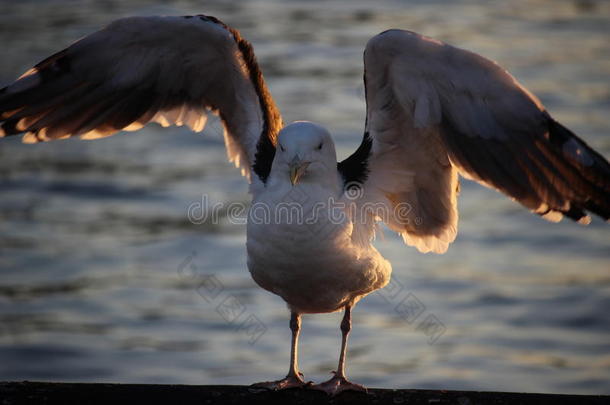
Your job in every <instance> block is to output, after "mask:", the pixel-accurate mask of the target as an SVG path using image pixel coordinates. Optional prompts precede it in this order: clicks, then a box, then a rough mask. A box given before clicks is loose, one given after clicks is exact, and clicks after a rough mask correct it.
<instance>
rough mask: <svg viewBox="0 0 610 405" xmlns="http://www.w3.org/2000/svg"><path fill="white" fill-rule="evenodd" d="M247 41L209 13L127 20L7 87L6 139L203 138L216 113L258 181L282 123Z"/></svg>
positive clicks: (239, 161)
mask: <svg viewBox="0 0 610 405" xmlns="http://www.w3.org/2000/svg"><path fill="white" fill-rule="evenodd" d="M240 41H242V40H241V38H240V37H239V34H238V33H237V31H234V30H231V29H229V28H228V27H227V26H225V25H224V24H222V23H220V22H219V21H218V20H216V19H213V18H209V17H205V16H192V17H131V18H125V19H121V20H117V21H115V22H113V23H111V24H110V25H108V26H107V27H106V28H104V29H102V30H100V31H98V32H96V33H93V34H91V35H89V36H87V37H85V38H83V39H81V40H80V41H78V42H76V43H74V44H73V45H71V46H70V47H69V48H67V49H65V50H64V51H62V52H59V53H57V54H55V55H53V56H51V57H50V58H48V59H46V60H45V61H43V62H41V63H40V64H38V65H36V67H34V68H33V69H31V70H30V71H28V72H27V73H26V74H24V75H23V76H22V77H21V78H20V79H19V80H18V81H16V82H15V83H13V84H12V85H10V86H8V87H6V88H5V89H3V90H2V91H1V92H0V122H2V121H4V122H3V124H2V127H1V129H0V136H5V135H14V134H18V133H21V132H24V133H25V135H24V138H23V141H24V142H39V141H49V140H53V139H60V138H67V137H70V136H80V137H81V138H83V139H96V138H100V137H105V136H109V135H112V134H114V133H116V132H117V131H120V130H126V131H135V130H138V129H140V128H141V127H142V126H144V125H146V123H148V122H151V121H152V122H157V123H159V124H160V125H162V126H164V127H165V126H169V125H188V126H189V127H190V128H191V129H192V130H194V131H202V130H203V129H204V127H205V124H206V120H207V113H208V112H210V111H212V112H214V113H218V114H219V115H220V117H221V118H222V121H223V124H224V127H225V140H226V144H227V153H228V157H229V159H230V160H231V161H233V162H234V163H235V164H236V166H238V167H241V169H242V173H243V174H244V175H246V176H248V177H249V176H250V171H251V166H252V164H253V163H254V161H255V154H256V151H257V143H258V142H259V138H260V137H261V134H262V133H263V130H264V129H265V128H264V127H265V125H266V124H267V127H272V128H266V129H268V130H270V131H269V133H268V136H271V137H275V135H276V133H277V130H279V128H280V127H281V118H280V116H279V113H278V112H277V110H276V108H275V105H274V104H273V101H272V100H271V97H270V96H269V95H268V92H267V89H266V87H265V85H264V82H263V80H262V76H261V75H260V72H259V71H258V66H255V68H256V69H257V71H256V72H254V73H253V72H252V66H251V65H252V63H254V64H256V62H255V61H252V60H250V61H247V60H245V58H246V57H247V56H251V57H252V58H253V55H245V54H244V52H243V51H242V49H240V46H241V45H242V44H241V43H240ZM244 42H245V41H244ZM248 46H249V45H248ZM250 51H251V48H250ZM257 81H258V82H257ZM257 86H258V88H257ZM261 92H262V94H261ZM266 119H267V120H268V121H271V122H268V123H266V122H265V120H266Z"/></svg>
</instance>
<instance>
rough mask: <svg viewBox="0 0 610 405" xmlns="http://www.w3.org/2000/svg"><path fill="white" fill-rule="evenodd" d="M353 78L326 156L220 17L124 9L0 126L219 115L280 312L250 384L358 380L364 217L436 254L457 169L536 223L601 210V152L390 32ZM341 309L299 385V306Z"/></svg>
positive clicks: (483, 79)
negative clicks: (274, 361) (333, 344)
mask: <svg viewBox="0 0 610 405" xmlns="http://www.w3.org/2000/svg"><path fill="white" fill-rule="evenodd" d="M364 82H365V90H366V105H367V112H366V124H365V127H364V135H363V138H362V142H361V143H360V146H359V147H358V148H357V149H356V151H355V152H354V153H353V154H351V155H350V156H349V157H348V158H346V159H345V160H343V161H341V162H337V157H336V152H335V146H334V143H333V140H332V137H331V135H330V134H329V132H328V131H327V130H326V129H325V128H324V127H322V126H320V125H318V124H315V123H311V122H304V121H299V122H295V123H292V124H290V125H287V126H284V124H283V121H282V118H281V115H280V113H279V110H278V108H277V107H276V105H275V103H274V101H273V99H272V97H271V94H270V92H269V90H268V88H267V86H266V84H265V81H264V79H263V75H262V73H261V69H260V67H259V65H258V63H257V61H256V58H255V55H254V51H253V48H252V46H251V44H250V43H249V42H248V41H246V40H245V39H244V38H242V36H241V35H240V33H239V32H238V31H237V30H235V29H233V28H231V27H229V26H227V25H226V24H224V23H223V22H221V21H220V20H218V19H217V18H215V17H211V16H205V15H196V16H184V17H173V16H170V17H129V18H124V19H120V20H117V21H114V22H112V23H111V24H109V25H108V26H106V27H105V28H103V29H102V30H100V31H98V32H95V33H93V34H91V35H89V36H86V37H84V38H83V39H81V40H79V41H77V42H75V43H74V44H72V45H71V46H69V47H68V48H67V49H64V50H62V51H60V52H58V53H56V54H54V55H52V56H50V57H49V58H47V59H45V60H43V61H42V62H40V63H38V64H37V65H35V66H34V67H33V68H32V69H30V70H29V71H27V72H26V73H25V74H23V75H22V76H21V77H20V78H18V79H17V80H16V81H15V82H14V83H12V84H10V85H8V86H7V87H5V88H3V89H2V90H0V136H1V137H7V136H13V135H20V134H23V138H22V140H23V142H26V143H37V142H45V141H52V140H56V139H64V138H69V137H76V136H78V137H80V138H82V139H96V138H102V137H106V136H109V135H112V134H115V133H117V132H121V131H136V130H138V129H140V128H142V127H143V126H144V125H146V124H147V123H149V122H156V123H158V124H160V125H162V126H164V127H166V126H170V125H178V126H180V125H187V126H189V127H190V128H191V129H192V130H193V131H196V132H199V131H202V130H203V129H204V127H205V125H206V120H207V118H208V116H209V114H216V115H217V116H219V117H220V120H221V122H222V124H223V129H224V141H225V145H226V150H227V155H228V158H229V160H230V161H231V162H233V163H234V164H235V166H236V167H238V168H239V169H241V173H242V175H243V176H245V177H246V179H247V180H248V182H249V184H250V188H249V191H250V193H251V195H252V205H251V208H250V210H249V214H248V225H247V243H246V248H247V255H248V269H249V271H250V273H251V275H252V278H253V279H254V281H255V282H256V283H257V284H258V285H259V286H261V287H262V288H264V289H265V290H268V291H270V292H272V293H274V294H277V295H279V296H280V297H282V298H283V299H284V300H285V301H286V303H287V306H288V309H289V311H290V314H291V315H290V329H291V331H292V341H291V350H290V366H289V371H288V374H287V375H286V377H285V378H282V379H280V380H277V381H266V382H262V383H258V384H254V386H255V387H259V388H265V389H271V390H280V389H287V388H296V387H307V388H313V389H319V390H322V391H324V392H326V393H328V394H330V395H337V394H338V393H340V392H343V391H346V390H356V391H364V390H366V388H365V387H363V386H362V385H359V384H356V383H353V382H351V381H349V380H348V379H347V377H346V373H345V363H346V352H347V341H348V336H349V333H350V330H351V313H352V309H353V308H354V305H355V304H356V303H357V302H358V301H359V300H360V299H361V298H363V297H364V296H366V295H367V294H369V293H371V292H373V291H375V290H377V289H379V288H382V287H383V286H384V285H386V284H387V283H388V282H389V280H390V275H391V265H390V263H389V262H388V261H387V260H385V259H384V258H383V257H382V256H381V254H380V253H379V252H378V251H377V249H375V247H374V246H373V245H372V242H373V240H374V237H375V235H376V233H378V232H379V228H378V227H379V226H380V224H381V223H385V225H386V226H387V227H388V228H390V229H391V230H393V231H395V232H397V233H398V234H400V235H401V236H402V238H403V240H404V242H405V243H406V244H407V245H410V246H414V247H415V248H417V249H418V250H419V251H420V252H424V253H425V252H435V253H443V252H445V251H446V250H447V248H448V246H449V244H450V243H451V242H453V240H454V239H455V237H456V233H457V223H458V212H457V196H458V193H459V183H458V175H461V176H463V177H465V178H467V179H472V180H474V181H476V182H479V183H481V184H482V185H484V186H487V187H490V188H493V189H495V190H498V191H500V192H502V193H504V194H505V195H507V196H508V197H510V198H511V199H513V200H515V201H516V202H518V203H520V204H521V205H523V206H524V207H525V208H527V209H529V210H530V211H532V212H533V213H535V214H538V215H540V216H542V217H543V218H545V219H547V220H550V221H559V220H561V218H562V217H563V216H566V217H568V218H570V219H572V220H574V221H577V222H579V223H581V224H587V223H589V221H590V216H589V214H590V213H592V214H595V215H598V216H599V217H601V218H603V219H604V220H605V221H608V219H609V218H610V164H609V163H608V161H607V160H606V159H605V158H604V157H603V156H602V155H600V154H599V153H597V152H596V151H595V150H593V149H592V148H591V147H589V146H588V145H587V144H586V143H585V142H584V141H583V140H582V139H581V138H579V137H578V136H576V135H575V134H574V133H573V132H572V131H570V130H569V129H567V128H566V127H564V126H563V125H561V124H560V123H558V122H557V121H555V120H554V119H553V118H552V117H551V115H550V114H549V113H548V112H547V111H546V109H545V107H544V106H543V105H542V103H541V102H540V100H539V99H538V98H537V97H536V96H534V95H533V94H532V93H530V92H529V91H528V90H527V89H525V88H524V87H523V86H522V85H521V84H519V82H517V80H516V79H515V78H514V77H513V76H511V75H510V74H509V73H508V72H507V71H506V70H504V69H503V68H501V67H500V66H498V65H497V64H496V63H494V62H493V61H490V60H488V59H486V58H484V57H482V56H479V55H477V54H475V53H472V52H469V51H467V50H463V49H460V48H457V47H453V46H451V45H448V44H446V43H443V42H441V41H438V40H435V39H432V38H429V37H426V36H423V35H420V34H417V33H414V32H410V31H403V30H398V29H392V30H388V31H385V32H382V33H381V34H379V35H377V36H375V37H373V38H372V39H370V40H369V42H368V43H367V45H366V49H365V52H364ZM295 208H296V210H295ZM293 214H294V215H293ZM341 310H343V311H344V316H343V320H342V321H341V326H340V329H341V332H342V339H341V349H340V355H339V363H338V367H337V370H336V371H335V372H334V376H333V377H332V378H331V379H330V380H328V381H326V382H322V383H320V384H313V383H311V382H306V381H305V379H304V375H303V374H302V373H301V372H300V370H299V366H298V340H299V331H300V329H301V316H302V314H309V313H328V312H335V311H341Z"/></svg>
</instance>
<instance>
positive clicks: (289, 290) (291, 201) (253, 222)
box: [247, 185, 391, 313]
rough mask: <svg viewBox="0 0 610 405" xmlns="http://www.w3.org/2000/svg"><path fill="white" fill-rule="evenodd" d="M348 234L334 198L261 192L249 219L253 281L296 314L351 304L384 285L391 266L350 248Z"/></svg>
mask: <svg viewBox="0 0 610 405" xmlns="http://www.w3.org/2000/svg"><path fill="white" fill-rule="evenodd" d="M352 230H353V225H352V223H351V222H350V221H349V220H348V219H347V217H346V216H345V215H344V213H343V212H341V204H340V202H339V201H336V196H333V195H332V194H331V193H329V192H326V191H325V190H324V189H321V188H314V186H312V185H307V186H305V185H304V186H299V185H297V186H296V187H290V188H289V189H288V188H283V189H271V190H266V191H265V192H262V193H260V194H259V195H258V196H256V197H255V198H254V201H253V204H252V207H251V208H250V212H249V218H248V228H247V234H248V235H247V236H248V240H247V250H248V268H249V270H250V273H251V274H252V278H253V279H254V280H255V281H256V282H257V283H258V284H259V285H260V286H261V287H262V288H264V289H266V290H268V291H271V292H273V293H274V294H277V295H279V296H281V297H282V298H283V299H284V300H285V301H286V302H287V303H288V305H289V306H290V308H291V309H292V310H294V311H297V312H300V313H320V312H333V311H337V310H340V309H342V308H343V307H344V306H345V305H347V304H351V303H355V302H356V301H357V300H358V299H360V298H361V297H362V296H364V295H366V294H368V293H370V292H372V291H374V290H376V289H378V288H381V287H383V286H384V285H385V284H387V282H388V281H389V277H390V273H391V266H390V264H389V262H388V261H386V260H385V259H384V258H383V257H381V255H380V254H379V252H378V251H377V250H376V249H375V248H374V247H372V246H370V245H369V246H368V247H365V248H363V247H358V246H355V245H354V244H353V243H352V238H351V234H352Z"/></svg>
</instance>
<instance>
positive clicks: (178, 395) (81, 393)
mask: <svg viewBox="0 0 610 405" xmlns="http://www.w3.org/2000/svg"><path fill="white" fill-rule="evenodd" d="M0 404H1V405H19V404H28V405H29V404H36V405H43V404H45V405H51V404H62V405H72V404H79V405H97V404H109V405H110V404H112V405H115V404H146V405H155V404H168V405H169V404H180V405H182V404H184V405H188V404H197V405H204V404H222V405H225V404H226V405H237V404H240V405H242V404H244V405H258V404H264V405H276V404H277V405H284V404H300V405H309V404H316V405H318V404H322V405H323V404H334V405H339V404H352V405H360V404H374V405H385V404H391V405H397V404H405V405H420V404H421V405H424V404H425V405H445V404H456V405H487V404H489V405H491V404H493V405H503V404H507V405H508V404H510V405H516V404H523V405H529V404H536V405H546V404H549V405H550V404H552V405H560V404H574V405H586V404H605V405H608V404H610V396H603V395H560V394H525V393H510V392H477V391H437V390H403V389H397V390H388V389H370V390H369V392H368V394H364V393H358V392H345V393H342V394H340V395H338V396H336V397H335V398H329V397H328V396H326V394H324V393H322V392H318V391H312V390H303V389H292V390H286V391H280V392H269V391H263V392H257V391H256V390H252V389H250V388H248V387H247V386H239V385H145V384H99V383H98V384H85V383H79V384H74V383H42V382H0Z"/></svg>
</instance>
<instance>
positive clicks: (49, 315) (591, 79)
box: [0, 0, 610, 394]
mask: <svg viewBox="0 0 610 405" xmlns="http://www.w3.org/2000/svg"><path fill="white" fill-rule="evenodd" d="M199 13H203V14H209V15H214V16H216V17H218V18H220V19H221V20H223V21H225V22H226V23H227V24H229V25H231V26H233V27H236V28H238V29H239V30H241V32H242V34H243V35H244V36H245V37H246V38H248V39H249V40H250V41H251V42H252V43H253V45H254V48H255V51H256V53H257V55H258V58H259V61H260V63H261V65H262V67H263V71H264V72H265V75H266V78H267V83H268V85H269V87H270V89H271V91H272V93H273V95H274V97H275V99H276V101H277V103H278V105H279V107H280V109H281V111H282V113H283V115H284V118H285V121H286V122H291V121H293V120H297V119H306V120H312V121H316V122H319V123H321V124H323V125H325V126H327V127H329V128H330V130H331V132H332V133H333V135H334V137H335V139H336V141H337V143H338V152H339V157H340V158H344V157H346V156H347V155H348V154H349V153H351V151H353V150H354V149H355V148H356V147H357V145H358V144H359V142H360V138H361V133H362V130H363V125H364V113H365V106H364V100H363V94H364V90H363V84H362V62H361V59H362V51H363V49H364V46H365V44H366V41H367V40H368V39H369V38H370V37H371V36H373V35H375V34H377V33H378V32H380V31H383V30H385V29H388V28H392V27H394V28H404V29H409V30H413V31H418V32H420V33H423V34H426V35H429V36H433V37H436V38H438V39H441V40H444V41H447V42H450V43H452V44H454V45H457V46H460V47H463V48H467V49H470V50H473V51H475V52H478V53H481V54H483V55H485V56H487V57H489V58H491V59H494V60H496V61H497V62H499V63H500V64H501V65H503V66H504V67H506V68H507V69H508V70H509V71H511V72H512V73H513V74H514V75H515V76H516V77H517V78H518V79H519V80H520V81H521V82H522V83H523V84H524V85H525V86H526V87H527V88H529V89H530V90H532V91H533V92H534V93H535V94H537V95H538V96H539V97H540V99H541V100H542V102H543V103H544V104H545V105H546V106H547V108H548V109H549V111H551V113H552V114H553V115H554V116H555V118H556V119H557V120H559V121H560V122H562V123H564V124H565V125H566V126H568V127H569V128H571V129H573V130H574V131H575V132H576V133H578V134H580V135H581V136H582V137H584V139H585V140H586V141H587V142H588V143H589V144H590V145H592V146H593V147H594V148H596V149H597V150H598V151H600V152H601V153H602V154H603V155H605V156H606V157H609V156H610V136H609V135H610V115H609V114H608V113H609V112H610V41H609V39H610V36H609V34H610V3H609V2H606V1H601V0H600V1H594V0H589V1H587V0H553V1H543V0H515V1H488V0H458V1H451V2H449V1H447V2H445V1H429V0H425V1H424V0H420V1H417V0H412V1H398V0H396V1H393V0H386V1H375V2H372V1H369V0H366V1H363V0H353V1H349V2H348V1H337V0H335V1H324V2H322V1H303V0H301V1H279V0H277V1H274V0H267V1H258V0H253V1H231V2H229V1H189V0H181V1H164V2H148V1H119V0H104V1H70V0H20V1H8V0H2V1H0V41H1V43H2V56H1V57H0V86H4V85H6V84H8V83H9V82H11V81H12V80H13V79H14V78H16V77H17V76H18V75H20V74H21V73H22V72H24V71H25V70H27V69H28V68H29V67H31V66H32V65H33V64H35V63H37V62H38V61H40V60H41V59H43V58H45V57H46V56H48V55H50V54H51V53H54V52H56V51H59V50H61V49H63V48H64V47H66V46H67V45H69V44H70V43H71V42H73V41H74V40H76V39H78V38H80V37H82V36H84V35H86V34H88V33H91V32H93V31H94V30H97V29H99V28H101V27H102V26H103V25H105V24H107V23H108V22H110V21H112V20H114V19H116V18H119V17H123V16H128V15H155V14H165V15H187V14H199ZM206 133H207V135H206V136H201V135H195V134H192V133H189V131H188V130H186V129H181V128H170V129H161V128H160V127H157V126H154V125H151V126H149V127H147V128H145V129H144V130H142V131H140V132H139V133H136V134H134V133H131V134H129V135H122V136H115V137H112V138H108V139H103V140H98V141H86V142H85V141H78V140H66V141H60V142H56V143H51V144H38V145H33V146H32V145H23V144H21V143H20V140H19V139H13V138H11V139H2V140H1V141H0V195H1V197H0V380H21V379H28V380H49V381H91V382H100V381H104V382H131V383H185V384H250V383H253V382H256V381H261V380H268V379H272V378H279V377H281V376H283V375H284V374H285V372H286V370H287V367H288V354H289V337H290V332H289V329H288V318H289V316H288V311H287V310H286V307H285V304H284V303H283V301H282V300H281V299H280V298H279V297H276V296H274V295H271V294H270V293H267V292H265V291H263V290H262V289H260V288H258V287H256V286H255V284H254V282H253V281H252V280H251V279H250V276H249V274H248V272H247V269H246V252H245V248H244V243H245V227H244V226H243V225H236V224H231V223H230V221H228V220H226V218H224V217H223V215H224V211H223V210H220V215H221V218H220V219H221V220H220V222H219V223H217V224H216V223H213V222H212V221H210V220H204V221H202V222H203V223H201V224H198V225H194V224H192V223H190V222H189V220H188V218H187V209H188V207H189V206H190V205H191V204H193V203H197V202H200V201H201V200H202V196H204V195H205V198H206V199H207V204H209V206H211V205H213V204H220V205H222V206H226V205H227V204H229V203H231V202H248V201H249V197H248V194H247V185H246V183H245V181H244V180H243V179H242V178H241V177H240V175H239V173H238V171H237V170H235V169H234V168H233V167H232V166H231V165H230V164H229V163H227V162H226V160H225V152H224V146H223V144H222V141H221V138H220V130H219V126H218V124H212V125H211V126H210V128H209V130H206ZM459 204H460V214H461V222H460V233H459V236H458V239H457V240H456V242H455V243H454V244H453V245H452V246H451V248H450V249H449V252H448V253H447V254H445V255H432V254H427V255H424V254H420V253H418V252H417V251H416V250H415V249H413V248H409V247H406V246H404V245H403V244H402V242H401V241H400V240H399V239H398V238H397V237H396V236H395V235H394V234H392V233H391V232H386V234H385V237H384V238H383V240H378V242H377V243H376V246H377V247H378V248H379V250H380V251H381V252H382V253H383V254H384V255H385V256H386V257H387V258H388V259H390V260H391V261H392V263H393V266H394V274H393V277H394V280H395V283H394V284H393V285H392V289H391V291H385V292H384V293H383V294H382V293H375V294H372V295H371V296H369V297H368V298H366V299H364V300H363V301H361V303H360V304H359V305H358V306H357V307H356V310H355V312H354V316H353V317H354V329H353V332H352V335H351V337H350V339H351V341H350V350H349V357H348V375H349V376H350V377H351V379H352V380H354V381H357V382H360V383H363V384H366V385H368V386H372V387H387V388H441V389H476V390H508V391H537V392H561V393H605V394H610V379H609V378H608V376H610V227H609V226H608V225H607V224H604V223H603V222H602V221H600V220H598V219H596V218H595V219H594V220H593V222H592V223H591V225H589V226H588V227H583V226H579V225H577V224H574V223H569V222H567V221H564V222H562V223H559V224H552V223H548V222H546V221H544V220H542V219H540V218H539V217H537V216H534V215H531V214H529V213H528V212H527V211H526V210H525V209H522V208H521V207H520V206H519V205H517V204H516V203H514V202H512V201H510V200H508V199H506V198H504V197H503V196H501V195H500V194H498V193H495V192H493V191H489V190H486V189H483V188H482V187H480V186H478V185H476V184H474V183H471V182H468V181H465V180H464V181H463V184H462V194H461V196H460V199H459ZM210 280H212V281H213V283H212V284H213V285H214V286H216V287H215V288H217V290H215V291H218V292H219V294H218V295H215V296H212V295H209V294H208V293H209V292H210V291H211V290H210V289H209V288H207V287H209V285H210V284H209V281H210ZM206 282H207V284H206ZM404 299H406V300H407V301H406V302H407V303H415V304H416V307H417V308H419V309H418V310H417V311H415V312H411V313H405V312H404V305H403V306H401V302H403V300H404ZM224 300H231V302H237V303H239V305H238V308H241V313H240V314H239V317H238V318H237V319H232V318H230V317H227V314H226V313H223V311H221V310H219V308H221V306H222V303H223V302H225V301H224ZM403 303H404V302H403ZM417 314H419V316H418V317H417V319H413V318H414V317H415V315H417ZM340 317H341V314H326V315H308V316H305V317H304V322H303V332H302V339H301V350H300V355H301V359H300V360H301V366H302V371H303V372H304V373H305V375H306V377H307V378H309V379H314V380H316V381H321V380H325V379H326V378H328V377H329V374H328V373H329V371H330V370H332V369H334V368H335V366H336V359H337V358H338V352H339V343H340V332H339V322H340ZM246 318H248V319H250V320H252V319H255V320H256V324H255V325H254V326H256V328H255V329H251V328H250V329H248V328H245V329H244V327H243V323H242V322H243V321H245V320H246ZM426 319H428V320H433V321H434V323H435V325H436V326H438V328H436V329H434V331H433V332H434V333H433V334H432V335H431V334H430V333H429V332H430V330H429V329H426V328H424V327H422V326H421V321H424V320H426ZM240 325H242V326H240ZM253 331H254V333H253Z"/></svg>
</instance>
